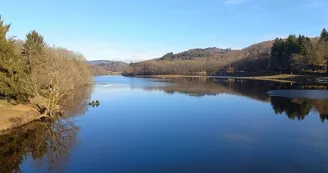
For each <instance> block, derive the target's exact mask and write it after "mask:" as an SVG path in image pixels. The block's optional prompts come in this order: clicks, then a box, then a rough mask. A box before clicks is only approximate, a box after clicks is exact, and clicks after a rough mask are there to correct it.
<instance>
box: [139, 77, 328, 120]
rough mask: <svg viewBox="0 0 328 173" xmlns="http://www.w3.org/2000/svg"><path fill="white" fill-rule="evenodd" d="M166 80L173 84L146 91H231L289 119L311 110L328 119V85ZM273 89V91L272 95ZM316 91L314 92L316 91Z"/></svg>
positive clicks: (199, 93) (200, 94) (192, 93)
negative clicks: (270, 106)
mask: <svg viewBox="0 0 328 173" xmlns="http://www.w3.org/2000/svg"><path fill="white" fill-rule="evenodd" d="M168 82H170V83H173V84H174V85H167V86H163V87H152V86H149V87H145V88H144V89H145V90H148V91H153V90H160V91H164V92H166V93H168V94H174V93H180V94H186V95H189V96H195V97H203V96H206V95H207V96H211V95H214V96H215V95H219V94H231V95H236V96H242V97H247V98H250V99H253V100H257V101H262V102H268V103H271V105H272V108H273V110H274V112H275V113H276V114H283V113H285V114H286V115H287V116H288V118H290V119H291V120H304V118H305V117H306V116H307V115H309V113H310V112H311V111H313V112H316V113H317V114H319V115H320V119H321V121H325V120H328V100H327V99H325V98H326V97H327V96H328V87H327V85H302V84H292V83H278V82H271V81H256V80H221V81H215V80H213V79H206V78H181V79H172V80H169V81H168ZM272 91H274V93H275V94H277V95H275V94H272V93H273V92H272ZM316 93H317V94H316Z"/></svg>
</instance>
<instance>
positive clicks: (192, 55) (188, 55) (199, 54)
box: [158, 47, 232, 60]
mask: <svg viewBox="0 0 328 173" xmlns="http://www.w3.org/2000/svg"><path fill="white" fill-rule="evenodd" d="M231 51H232V50H231V49H230V48H229V49H220V48H216V47H209V48H205V49H190V50H188V51H184V52H181V53H177V54H173V53H172V52H171V53H167V54H166V55H164V56H163V57H161V58H159V59H158V60H174V59H182V60H192V59H196V58H210V57H219V56H222V55H224V54H226V53H228V52H231Z"/></svg>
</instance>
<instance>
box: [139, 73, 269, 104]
mask: <svg viewBox="0 0 328 173" xmlns="http://www.w3.org/2000/svg"><path fill="white" fill-rule="evenodd" d="M172 83H173V84H174V85H168V86H163V87H147V88H145V89H146V90H162V91H164V92H166V93H183V94H188V95H191V96H205V95H218V94H233V95H239V96H246V97H249V98H252V99H256V100H260V101H268V100H269V96H268V95H267V91H268V90H269V87H270V86H271V85H272V83H271V85H270V84H266V83H265V82H263V81H244V80H237V81H214V80H213V79H206V78H181V79H173V81H172Z"/></svg>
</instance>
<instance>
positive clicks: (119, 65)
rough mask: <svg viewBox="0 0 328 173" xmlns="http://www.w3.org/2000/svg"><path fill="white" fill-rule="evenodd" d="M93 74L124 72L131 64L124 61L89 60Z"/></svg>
mask: <svg viewBox="0 0 328 173" xmlns="http://www.w3.org/2000/svg"><path fill="white" fill-rule="evenodd" d="M88 63H89V66H90V70H91V72H92V74H93V75H95V76H99V75H108V74H113V73H120V72H123V70H125V69H126V68H127V67H129V64H128V63H126V62H122V61H109V60H96V61H88Z"/></svg>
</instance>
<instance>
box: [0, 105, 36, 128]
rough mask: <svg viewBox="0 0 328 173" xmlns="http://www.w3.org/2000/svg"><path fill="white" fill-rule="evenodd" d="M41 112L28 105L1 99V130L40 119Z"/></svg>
mask: <svg viewBox="0 0 328 173" xmlns="http://www.w3.org/2000/svg"><path fill="white" fill-rule="evenodd" d="M39 117H40V114H39V112H38V111H37V110H36V109H34V108H32V107H29V106H26V105H12V104H10V103H8V102H6V101H4V100H0V131H4V130H9V129H12V128H15V127H18V126H21V125H23V124H26V123H29V122H32V121H35V120H37V119H39Z"/></svg>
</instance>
